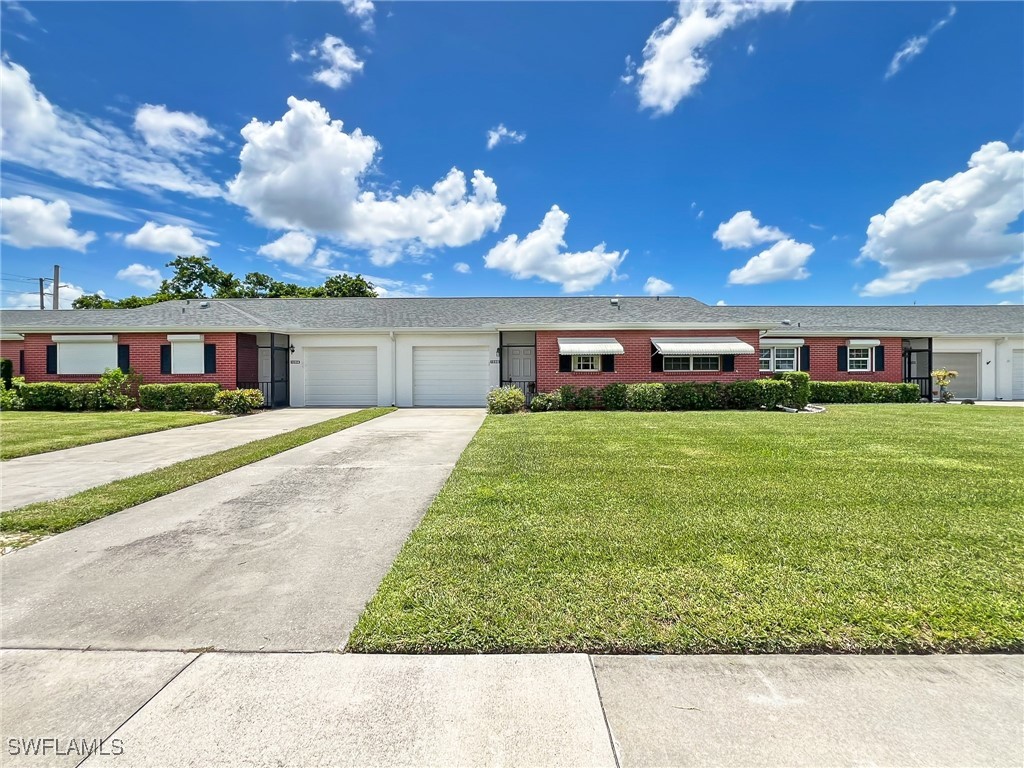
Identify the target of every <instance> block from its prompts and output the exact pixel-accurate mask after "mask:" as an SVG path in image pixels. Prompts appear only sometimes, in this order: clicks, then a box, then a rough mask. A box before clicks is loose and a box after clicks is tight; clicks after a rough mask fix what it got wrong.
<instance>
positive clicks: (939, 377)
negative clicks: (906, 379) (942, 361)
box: [932, 368, 960, 403]
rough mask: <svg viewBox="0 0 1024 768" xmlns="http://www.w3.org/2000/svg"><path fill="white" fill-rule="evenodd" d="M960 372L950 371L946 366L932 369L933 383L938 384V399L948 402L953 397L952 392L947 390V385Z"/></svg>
mask: <svg viewBox="0 0 1024 768" xmlns="http://www.w3.org/2000/svg"><path fill="white" fill-rule="evenodd" d="M959 375H960V374H959V373H958V372H957V371H951V370H949V369H947V368H939V369H938V370H935V371H932V378H933V379H934V380H935V383H936V384H938V385H939V400H940V401H941V402H943V403H948V402H949V401H950V400H952V399H953V393H952V392H950V391H949V385H950V384H952V383H953V379H955V378H956V377H957V376H959Z"/></svg>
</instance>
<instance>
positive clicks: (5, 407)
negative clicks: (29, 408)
mask: <svg viewBox="0 0 1024 768" xmlns="http://www.w3.org/2000/svg"><path fill="white" fill-rule="evenodd" d="M23 410H25V401H24V400H22V399H21V397H20V396H19V395H18V390H17V389H15V388H14V387H10V388H6V387H4V388H0V411H23Z"/></svg>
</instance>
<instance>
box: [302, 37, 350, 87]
mask: <svg viewBox="0 0 1024 768" xmlns="http://www.w3.org/2000/svg"><path fill="white" fill-rule="evenodd" d="M309 55H310V56H313V57H315V58H318V59H320V61H321V62H323V66H322V67H321V68H320V69H318V70H317V71H316V72H314V73H313V79H314V80H316V81H317V82H318V83H323V84H324V85H326V86H327V87H328V88H333V89H334V90H338V89H339V88H341V87H342V86H344V85H348V84H349V83H350V82H352V77H353V76H354V75H356V74H357V73H359V72H362V71H363V62H362V61H360V59H359V57H358V56H357V55H356V52H355V51H354V50H352V49H351V48H349V47H348V46H347V45H345V41H344V40H342V39H341V38H340V37H335V36H334V35H325V36H324V39H323V40H321V41H320V42H319V43H317V44H316V45H315V46H314V47H313V49H312V50H311V51H310V52H309Z"/></svg>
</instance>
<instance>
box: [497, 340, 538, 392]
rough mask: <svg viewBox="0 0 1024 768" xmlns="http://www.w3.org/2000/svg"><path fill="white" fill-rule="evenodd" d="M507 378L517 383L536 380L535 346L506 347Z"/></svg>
mask: <svg viewBox="0 0 1024 768" xmlns="http://www.w3.org/2000/svg"><path fill="white" fill-rule="evenodd" d="M505 349H506V351H507V352H508V368H507V369H506V370H507V372H508V380H509V381H513V382H515V383H517V384H519V383H524V382H532V381H536V380H537V349H536V347H506V348H505Z"/></svg>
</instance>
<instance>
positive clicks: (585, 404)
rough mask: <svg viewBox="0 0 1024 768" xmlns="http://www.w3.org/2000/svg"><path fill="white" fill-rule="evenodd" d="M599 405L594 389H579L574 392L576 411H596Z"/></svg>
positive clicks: (599, 401)
mask: <svg viewBox="0 0 1024 768" xmlns="http://www.w3.org/2000/svg"><path fill="white" fill-rule="evenodd" d="M600 405H601V400H600V398H599V396H598V393H597V390H596V389H594V387H580V388H579V389H577V390H576V410H577V411H596V410H597V409H598V408H599V407H600Z"/></svg>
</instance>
